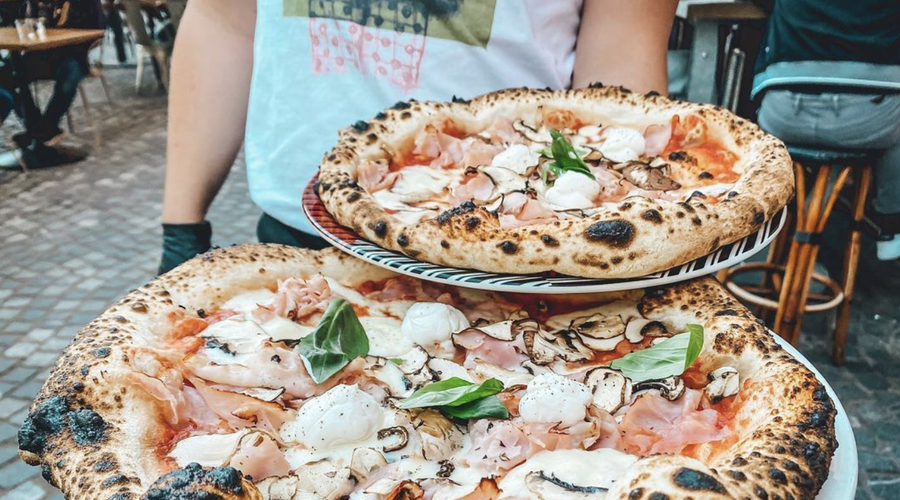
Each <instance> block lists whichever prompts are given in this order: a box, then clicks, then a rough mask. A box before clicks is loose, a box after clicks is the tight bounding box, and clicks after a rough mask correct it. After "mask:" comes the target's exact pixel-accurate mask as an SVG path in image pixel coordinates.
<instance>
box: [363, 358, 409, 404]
mask: <svg viewBox="0 0 900 500" xmlns="http://www.w3.org/2000/svg"><path fill="white" fill-rule="evenodd" d="M370 359H373V357H369V358H366V360H367V361H368V360H370ZM373 361H374V362H373V364H372V365H371V366H369V367H367V368H366V371H368V372H369V373H371V374H372V376H373V377H374V378H375V379H377V380H378V381H379V382H381V384H382V385H383V386H384V388H385V389H386V390H387V393H388V395H390V396H393V397H395V398H402V397H405V396H408V395H409V393H410V391H412V382H410V381H409V379H408V378H407V377H406V375H405V374H404V373H403V370H401V369H400V367H399V366H397V364H396V363H394V362H393V361H390V360H388V359H386V358H374V359H373Z"/></svg>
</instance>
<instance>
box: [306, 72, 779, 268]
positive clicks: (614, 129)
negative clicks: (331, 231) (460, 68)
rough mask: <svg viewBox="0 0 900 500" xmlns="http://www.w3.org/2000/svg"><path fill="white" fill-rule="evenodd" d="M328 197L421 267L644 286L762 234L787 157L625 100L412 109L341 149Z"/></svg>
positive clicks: (538, 93)
mask: <svg viewBox="0 0 900 500" xmlns="http://www.w3.org/2000/svg"><path fill="white" fill-rule="evenodd" d="M317 192H318V194H319V196H320V198H321V199H322V201H323V203H324V204H325V206H326V207H327V209H328V210H329V212H331V213H332V215H334V217H335V219H336V220H337V221H338V222H339V223H341V224H343V225H345V226H347V227H350V228H352V229H353V230H355V231H356V232H358V233H359V234H360V235H362V236H363V237H364V238H366V239H369V240H371V241H373V242H375V243H377V244H379V245H381V246H383V247H385V248H390V249H393V250H397V251H400V252H403V253H405V254H407V255H409V256H410V257H413V258H417V259H420V260H424V261H428V262H432V263H436V264H442V265H449V266H455V267H462V268H472V269H479V270H483V271H488V272H501V273H537V272H545V271H555V272H559V273H563V274H568V275H572V276H583V277H592V278H627V277H635V276H643V275H647V274H650V273H654V272H658V271H661V270H665V269H668V268H671V267H674V266H676V265H680V264H684V263H686V262H689V261H691V260H693V259H695V258H698V257H701V256H703V255H706V254H708V253H710V252H712V251H714V250H716V249H717V248H719V247H720V246H722V245H725V244H728V243H731V242H734V241H736V240H738V239H740V238H742V237H744V236H747V235H749V234H751V233H753V232H754V231H756V230H758V229H759V227H760V225H761V224H763V223H764V222H765V221H766V220H767V219H769V218H770V217H772V216H773V215H774V214H775V213H776V212H777V211H778V210H779V209H781V208H782V207H783V206H784V205H785V204H786V203H787V201H788V199H789V198H790V196H791V193H792V192H793V173H792V170H791V161H790V157H789V156H788V152H787V149H786V148H785V147H784V145H783V144H782V143H781V142H780V141H779V140H778V139H776V138H774V137H772V136H770V135H767V134H765V133H763V132H762V131H761V130H760V129H759V128H758V127H757V126H756V125H754V124H752V123H750V122H749V121H746V120H743V119H741V118H738V117H736V116H734V115H733V114H731V113H730V112H728V111H727V110H724V109H722V108H718V107H713V106H709V105H700V104H690V103H683V102H675V101H670V100H668V99H666V98H665V97H662V96H659V95H642V94H634V93H630V92H628V91H624V90H622V89H619V88H609V87H607V88H596V87H595V88H589V89H579V90H568V91H551V90H532V89H512V90H504V91H499V92H494V93H490V94H486V95H483V96H480V97H477V98H475V99H473V100H471V101H454V102H452V103H437V102H410V103H403V102H401V103H397V105H395V106H394V107H393V108H391V109H387V110H385V111H384V112H382V113H379V114H378V116H376V117H375V118H373V119H372V120H370V121H367V122H366V121H360V122H357V123H356V124H355V125H353V126H352V127H350V128H348V129H346V130H344V131H342V132H341V134H340V140H339V142H338V144H337V146H336V147H335V148H334V149H333V150H332V151H331V152H329V153H327V154H326V155H325V157H324V158H323V162H322V165H321V167H320V170H319V183H318V185H317Z"/></svg>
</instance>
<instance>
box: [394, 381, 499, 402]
mask: <svg viewBox="0 0 900 500" xmlns="http://www.w3.org/2000/svg"><path fill="white" fill-rule="evenodd" d="M502 390H503V382H500V381H499V380H497V379H493V378H492V379H488V380H485V381H484V382H482V383H481V384H473V383H472V382H469V381H466V380H463V379H461V378H459V377H451V378H448V379H447V380H441V381H440V382H435V383H433V384H428V385H426V386H425V387H423V388H421V389H419V390H417V391H416V392H414V393H412V395H410V396H409V397H408V398H406V399H404V400H402V401H400V408H404V409H409V408H426V407H431V406H460V405H464V404H466V403H469V402H471V401H475V400H476V399H482V398H486V397H488V396H493V395H494V394H497V393H498V392H500V391H502Z"/></svg>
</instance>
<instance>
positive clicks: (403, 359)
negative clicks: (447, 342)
mask: <svg viewBox="0 0 900 500" xmlns="http://www.w3.org/2000/svg"><path fill="white" fill-rule="evenodd" d="M397 359H399V360H400V364H398V365H397V367H398V368H400V371H402V372H403V373H406V374H410V373H416V372H418V371H419V370H421V369H422V368H424V367H425V363H427V362H428V352H427V351H426V350H425V349H424V348H422V346H415V347H413V348H412V349H411V350H410V351H409V352H407V353H406V354H404V355H402V356H398V357H397Z"/></svg>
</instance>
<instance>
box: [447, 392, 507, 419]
mask: <svg viewBox="0 0 900 500" xmlns="http://www.w3.org/2000/svg"><path fill="white" fill-rule="evenodd" d="M438 410H440V411H441V413H443V414H444V415H447V416H448V417H453V418H461V419H470V418H504V419H505V418H509V410H507V409H506V406H504V405H503V403H502V402H500V399H499V398H497V396H488V397H486V398H481V399H476V400H475V401H470V402H468V403H466V404H463V405H459V406H439V407H438Z"/></svg>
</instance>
